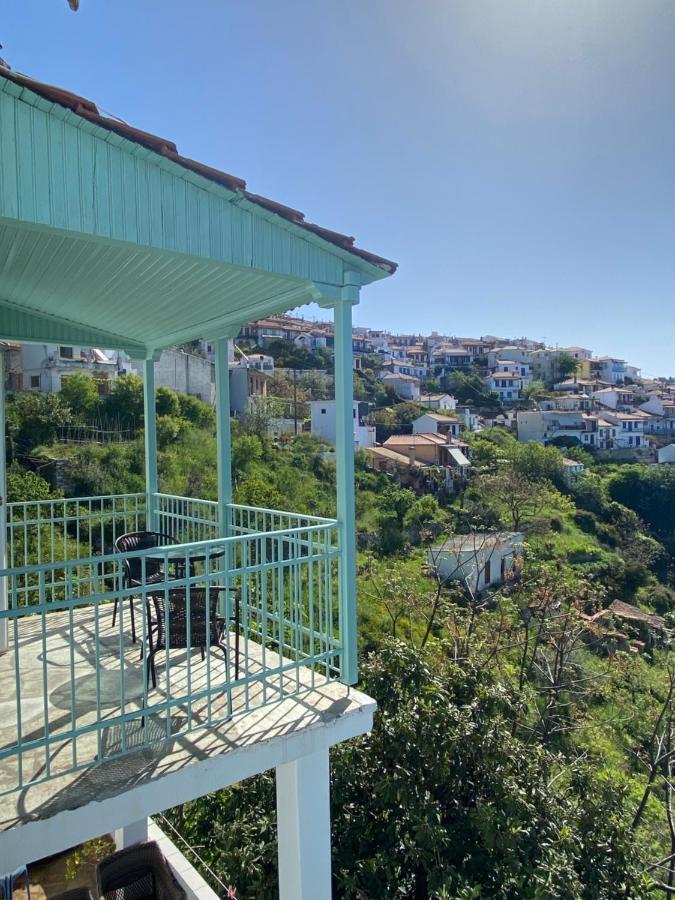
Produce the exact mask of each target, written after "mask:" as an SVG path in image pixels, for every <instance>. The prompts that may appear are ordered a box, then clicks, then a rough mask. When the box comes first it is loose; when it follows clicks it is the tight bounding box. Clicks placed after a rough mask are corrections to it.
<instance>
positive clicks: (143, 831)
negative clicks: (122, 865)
mask: <svg viewBox="0 0 675 900" xmlns="http://www.w3.org/2000/svg"><path fill="white" fill-rule="evenodd" d="M148 821H149V820H148V818H147V817H146V818H144V819H138V821H136V822H131V823H130V824H129V825H124V826H122V828H118V829H117V830H116V831H115V847H116V848H117V849H118V850H125V849H126V848H127V847H132V846H133V845H134V844H142V843H143V842H144V841H147V839H148Z"/></svg>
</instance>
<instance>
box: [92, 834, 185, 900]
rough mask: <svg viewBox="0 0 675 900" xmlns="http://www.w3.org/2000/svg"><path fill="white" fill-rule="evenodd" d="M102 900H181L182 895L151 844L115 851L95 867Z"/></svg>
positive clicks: (181, 890) (167, 866) (180, 889)
mask: <svg viewBox="0 0 675 900" xmlns="http://www.w3.org/2000/svg"><path fill="white" fill-rule="evenodd" d="M96 883H97V886H98V895H99V897H101V898H102V900H183V898H184V897H185V896H186V894H185V891H184V890H183V888H182V887H181V886H180V885H179V884H178V882H177V881H176V879H175V877H174V874H173V872H172V871H171V867H170V866H169V864H168V863H167V861H166V860H165V859H164V856H163V855H162V851H161V850H160V849H159V846H158V845H157V843H156V842H155V841H147V842H146V843H143V844H135V845H134V846H133V847H127V848H125V849H124V850H118V851H117V853H113V854H112V856H108V857H107V858H106V859H103V860H101V862H100V863H99V864H98V865H97V866H96Z"/></svg>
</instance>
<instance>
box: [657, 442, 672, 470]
mask: <svg viewBox="0 0 675 900" xmlns="http://www.w3.org/2000/svg"><path fill="white" fill-rule="evenodd" d="M657 459H658V461H659V465H664V464H665V465H671V466H673V465H675V444H666V446H665V447H659V449H658V451H657Z"/></svg>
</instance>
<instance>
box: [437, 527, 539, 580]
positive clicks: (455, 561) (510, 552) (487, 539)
mask: <svg viewBox="0 0 675 900" xmlns="http://www.w3.org/2000/svg"><path fill="white" fill-rule="evenodd" d="M522 551H523V535H522V534H521V533H519V532H516V531H508V532H499V533H496V534H495V533H493V532H480V531H476V532H471V533H470V534H460V535H455V536H454V537H451V538H449V539H448V540H446V541H444V542H443V543H442V544H439V545H438V546H436V547H432V549H431V550H429V552H428V554H427V560H428V563H429V565H430V566H431V567H432V568H433V570H434V571H435V572H436V574H437V576H438V578H440V579H441V580H442V581H462V582H464V583H465V584H466V585H467V587H468V588H469V589H470V590H472V591H476V592H479V591H483V590H485V589H486V588H489V587H493V586H496V585H499V584H502V583H503V582H504V581H505V580H506V579H507V577H508V576H509V574H511V573H512V572H514V571H515V570H517V568H518V564H519V560H520V557H521V556H522Z"/></svg>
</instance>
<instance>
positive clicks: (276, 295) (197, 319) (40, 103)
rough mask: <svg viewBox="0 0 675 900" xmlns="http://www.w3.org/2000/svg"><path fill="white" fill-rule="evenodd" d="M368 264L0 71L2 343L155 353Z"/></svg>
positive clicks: (335, 284) (307, 295) (361, 277)
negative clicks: (45, 97)
mask: <svg viewBox="0 0 675 900" xmlns="http://www.w3.org/2000/svg"><path fill="white" fill-rule="evenodd" d="M347 273H356V276H357V278H358V281H359V282H360V283H361V284H367V283H369V282H371V281H373V280H375V279H376V278H382V277H385V276H386V274H387V273H386V272H385V271H383V270H382V269H380V268H378V267H377V266H375V265H373V264H372V263H370V262H367V261H365V260H363V259H360V258H358V257H356V256H355V255H353V254H350V253H349V252H348V251H346V250H343V249H342V248H340V247H336V246H334V245H333V244H331V243H329V242H328V241H325V240H323V239H322V238H320V237H318V236H315V235H313V234H310V233H308V232H307V231H304V230H302V229H301V228H299V227H297V226H295V225H294V224H293V223H292V222H288V221H287V220H285V219H283V218H281V217H280V216H277V215H275V214H274V213H272V212H270V211H268V210H265V209H262V208H261V207H259V206H257V205H255V204H254V203H251V202H250V201H249V200H247V199H246V198H245V197H242V196H241V195H240V194H237V193H234V192H232V191H229V190H228V189H227V188H225V187H222V186H221V185H218V184H215V183H213V182H211V181H209V180H207V179H205V178H203V177H201V176H200V175H198V174H195V173H193V172H189V171H187V170H185V169H184V168H182V167H181V166H179V165H178V164H176V163H174V162H172V161H170V160H165V159H163V158H162V157H161V156H160V155H159V154H157V153H153V152H152V151H150V150H148V149H146V148H144V147H142V146H140V145H138V144H136V143H133V142H131V141H129V140H127V139H126V138H123V137H121V136H119V135H117V134H114V133H113V132H110V131H107V130H106V129H104V128H101V127H100V126H97V125H94V124H92V123H90V122H88V121H87V120H86V119H84V118H82V117H80V116H78V115H76V114H75V113H73V112H71V111H70V110H68V109H65V108H64V107H62V106H59V105H56V104H53V103H50V102H48V101H46V100H44V99H43V98H40V97H39V96H38V95H37V94H35V93H33V92H32V91H30V90H28V89H26V88H25V87H21V86H19V85H17V84H15V83H13V82H11V81H9V80H7V79H4V78H0V337H1V338H4V339H7V340H18V341H25V342H31V341H32V342H39V343H64V342H69V343H73V344H82V345H89V346H105V347H114V348H117V349H122V350H126V351H127V352H128V353H130V354H131V355H133V356H138V357H141V356H149V355H151V354H152V353H154V352H156V351H157V350H159V349H161V348H162V347H165V346H168V345H170V344H174V343H180V342H182V341H186V340H190V339H192V338H196V337H208V338H216V337H220V336H224V335H227V334H230V333H233V332H234V331H236V329H237V327H238V326H239V325H241V324H242V323H244V322H248V321H251V320H252V319H256V318H259V317H260V316H263V315H267V314H270V313H273V312H282V311H284V310H287V309H291V308H293V307H295V306H298V305H301V304H303V303H307V302H310V301H312V300H316V299H319V298H324V299H328V300H333V299H339V297H340V289H341V287H342V285H343V284H344V283H345V281H349V280H350V278H352V277H353V276H351V275H349V276H348V275H347Z"/></svg>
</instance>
